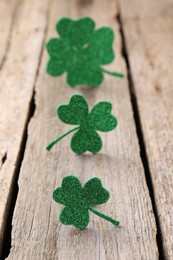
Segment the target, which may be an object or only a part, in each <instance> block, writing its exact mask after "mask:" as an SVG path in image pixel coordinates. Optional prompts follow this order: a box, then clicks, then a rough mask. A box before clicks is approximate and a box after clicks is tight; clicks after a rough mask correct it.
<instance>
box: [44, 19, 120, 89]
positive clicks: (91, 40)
mask: <svg viewBox="0 0 173 260" xmlns="http://www.w3.org/2000/svg"><path fill="white" fill-rule="evenodd" d="M56 30H57V32H58V34H59V36H60V37H59V38H52V39H50V40H49V41H48V43H47V45H46V48H47V51H48V54H49V56H50V59H49V61H48V64H47V72H48V74H50V75H52V76H60V75H62V74H63V73H64V72H67V82H68V84H69V85H70V86H71V87H75V86H76V85H81V84H86V85H89V86H92V87H96V86H98V85H100V84H101V82H102V81H103V74H104V72H105V73H108V74H111V75H113V76H117V77H123V75H122V74H121V73H117V72H109V71H107V70H105V69H103V68H102V67H101V66H102V65H106V64H109V63H111V62H112V61H113V59H114V52H113V49H112V43H113V40H114V33H113V31H112V29H110V28H109V27H101V28H100V29H97V30H95V23H94V21H93V20H92V19H91V18H89V17H83V18H80V19H79V20H74V21H73V20H71V19H69V18H62V19H61V20H60V21H59V22H58V23H57V24H56Z"/></svg>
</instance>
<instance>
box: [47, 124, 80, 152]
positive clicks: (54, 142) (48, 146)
mask: <svg viewBox="0 0 173 260" xmlns="http://www.w3.org/2000/svg"><path fill="white" fill-rule="evenodd" d="M79 128H80V127H79V126H78V127H75V128H73V129H71V130H70V131H68V132H66V133H65V134H62V135H60V136H58V137H57V138H56V139H54V140H53V141H52V142H51V143H49V144H48V145H47V146H46V150H48V151H50V150H51V149H52V147H53V146H54V145H55V144H56V143H57V142H58V141H60V140H61V139H62V138H64V137H65V136H66V135H68V134H70V133H71V132H73V131H76V130H78V129H79Z"/></svg>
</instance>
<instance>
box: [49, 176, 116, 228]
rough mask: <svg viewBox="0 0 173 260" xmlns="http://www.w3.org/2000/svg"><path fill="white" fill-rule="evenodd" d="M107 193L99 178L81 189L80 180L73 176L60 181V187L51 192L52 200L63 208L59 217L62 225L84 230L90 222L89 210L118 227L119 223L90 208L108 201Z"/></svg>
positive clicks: (90, 181) (108, 195)
mask: <svg viewBox="0 0 173 260" xmlns="http://www.w3.org/2000/svg"><path fill="white" fill-rule="evenodd" d="M109 197H110V194H109V192H108V191H107V190H106V189H105V188H103V186H102V183H101V181H100V179H99V178H97V177H94V178H91V179H90V180H88V181H87V182H86V184H85V185H84V187H82V185H81V183H80V180H79V179H78V178H77V177H76V176H74V175H67V176H65V177H64V178H63V180H62V185H61V187H59V188H57V189H55V190H54V192H53V199H54V200H55V201H56V202H57V203H60V204H62V205H64V206H65V207H64V208H63V210H62V211H61V214H60V216H59V219H60V221H61V222H62V224H64V225H73V226H75V227H76V228H79V229H85V228H86V227H87V225H88V223H89V221H90V216H89V210H90V211H92V212H93V213H94V214H96V215H98V216H99V217H102V218H104V219H106V220H107V221H110V222H111V223H112V224H114V225H116V226H119V224H120V222H119V221H117V220H114V219H112V218H110V217H108V216H106V215H104V214H103V213H101V212H99V211H97V210H96V209H94V208H92V206H95V205H100V204H103V203H105V202H107V201H108V199H109Z"/></svg>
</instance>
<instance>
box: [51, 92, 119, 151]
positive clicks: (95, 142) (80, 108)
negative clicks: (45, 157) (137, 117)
mask: <svg viewBox="0 0 173 260" xmlns="http://www.w3.org/2000/svg"><path fill="white" fill-rule="evenodd" d="M111 111H112V104H111V103H110V102H106V101H100V102H99V103H97V104H96V105H95V106H94V107H93V108H92V109H91V111H90V112H89V107H88V104H87V102H86V100H85V98H84V97H83V96H82V95H80V94H75V95H73V96H72V97H71V98H70V101H69V104H67V105H60V106H59V107H58V108H57V114H58V117H59V118H60V119H61V120H62V121H63V122H64V123H66V124H70V125H78V126H77V127H75V128H73V129H72V130H70V131H68V132H67V133H65V134H63V135H61V136H59V137H58V138H56V139H55V140H53V141H52V142H51V143H50V144H48V146H47V147H46V149H47V150H48V151H49V150H50V149H51V148H52V147H53V146H54V145H55V144H56V143H57V142H58V141H60V140H61V139H62V138H63V137H65V136H66V135H68V134H70V133H71V132H73V131H77V130H78V131H77V132H76V133H75V134H74V135H73V137H72V139H71V149H72V150H73V151H74V152H75V153H77V154H82V153H84V152H86V151H90V152H92V153H94V154H96V153H98V152H99V151H100V150H101V148H102V140H101V138H100V136H99V135H98V133H97V132H96V131H101V132H108V131H111V130H113V129H114V128H115V127H116V126H117V119H116V118H115V117H114V116H113V115H112V114H111Z"/></svg>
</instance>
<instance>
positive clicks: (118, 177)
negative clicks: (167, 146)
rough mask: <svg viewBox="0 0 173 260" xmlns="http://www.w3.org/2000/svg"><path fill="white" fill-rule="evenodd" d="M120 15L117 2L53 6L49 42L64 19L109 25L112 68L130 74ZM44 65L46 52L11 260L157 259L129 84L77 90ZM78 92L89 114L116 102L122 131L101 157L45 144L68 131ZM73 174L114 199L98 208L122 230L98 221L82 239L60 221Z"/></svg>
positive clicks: (110, 138)
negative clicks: (59, 112)
mask: <svg viewBox="0 0 173 260" xmlns="http://www.w3.org/2000/svg"><path fill="white" fill-rule="evenodd" d="M35 2H42V1H39V0H35ZM117 12H118V11H117V7H116V5H115V1H113V0H112V1H111V0H110V1H109V2H107V1H104V0H95V1H85V2H84V1H77V0H76V1H75V0H73V1H67V0H65V1H57V0H52V1H51V2H50V11H49V20H48V33H47V35H46V39H49V38H50V37H53V36H56V32H55V29H54V25H55V23H56V22H57V20H58V19H59V18H61V17H62V16H64V15H65V16H70V17H72V18H76V17H80V16H83V15H89V16H91V17H92V18H93V19H94V20H95V21H96V24H97V27H100V26H103V25H108V26H111V27H112V28H113V29H114V30H115V32H116V42H115V45H114V50H115V51H116V53H117V56H116V60H115V62H114V63H113V64H112V65H111V66H110V68H111V69H114V70H115V69H116V70H118V71H125V70H126V68H125V64H124V60H123V58H122V57H121V55H120V53H121V39H120V34H119V31H118V30H119V28H118V24H117V23H116V21H115V16H116V15H117ZM46 62H47V54H46V52H44V54H43V57H42V60H41V65H40V68H39V74H38V79H37V82H36V95H35V98H36V111H35V114H34V116H33V118H32V120H31V121H30V124H29V129H28V140H27V144H26V150H25V155H24V160H23V163H22V167H21V171H20V176H19V183H18V184H19V194H18V198H17V203H16V207H15V212H14V217H13V228H12V247H11V251H10V254H9V257H8V258H7V259H19V260H20V259H39V260H40V259H93V260H95V259H109V260H111V259H112V260H113V259H147V260H148V259H152V260H153V259H158V248H157V244H156V226H155V220H154V215H153V212H152V207H151V201H150V197H149V193H148V189H147V185H146V181H145V175H144V170H143V167H142V163H141V159H140V154H139V145H138V140H137V136H136V129H135V124H134V120H133V113H132V107H131V103H130V96H129V90H128V82H127V79H124V80H122V79H116V78H114V77H110V76H106V77H105V80H104V83H103V84H102V86H100V88H96V89H88V88H87V87H78V88H77V89H71V88H70V87H68V86H67V84H66V82H65V77H64V76H62V77H61V78H53V77H50V76H49V75H46V73H45V65H46ZM77 92H81V93H83V94H84V95H85V96H86V98H87V100H88V102H89V103H90V105H91V106H92V105H94V103H95V102H97V101H99V100H108V101H110V102H112V103H113V110H114V111H113V112H114V114H115V115H116V116H117V118H118V120H119V126H118V128H117V130H116V131H114V132H110V133H108V134H104V135H103V136H102V138H103V143H104V147H103V150H102V151H101V153H99V154H97V155H91V154H84V155H81V156H77V155H75V154H74V153H73V152H72V151H71V150H70V148H69V141H70V137H67V138H66V139H63V140H62V141H61V142H60V143H59V144H57V145H56V147H55V148H54V149H53V150H52V151H51V152H49V153H48V152H46V151H45V149H44V147H45V146H46V144H47V143H48V142H49V141H50V140H52V138H54V137H56V136H57V135H59V134H61V133H63V132H65V131H66V130H67V129H69V127H68V126H67V125H64V124H62V123H60V121H58V119H57V118H56V107H57V105H58V104H59V103H64V102H67V100H68V98H69V97H70V96H71V94H73V93H77ZM68 173H73V174H76V175H77V176H78V177H80V179H81V181H82V183H84V182H85V181H86V180H87V179H88V178H90V177H92V176H98V177H100V178H101V180H102V182H103V185H104V186H105V187H106V188H107V189H108V190H110V191H111V199H110V201H109V202H108V203H107V204H106V205H104V206H101V207H99V208H100V209H101V210H102V211H103V212H105V213H106V214H109V215H111V216H112V217H113V216H114V217H116V218H118V219H120V221H121V225H122V227H121V228H115V227H114V226H113V225H111V224H110V223H107V222H106V221H104V220H101V219H99V218H97V216H93V215H91V222H90V224H89V227H88V229H86V230H85V231H82V232H81V231H79V230H76V229H74V228H73V227H66V226H63V225H62V224H61V223H60V222H59V221H58V214H59V212H60V209H61V207H60V206H58V205H57V204H56V203H55V202H54V201H53V200H52V191H53V190H54V188H55V187H57V186H59V185H60V184H61V180H62V178H63V177H64V176H65V175H66V174H68Z"/></svg>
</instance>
